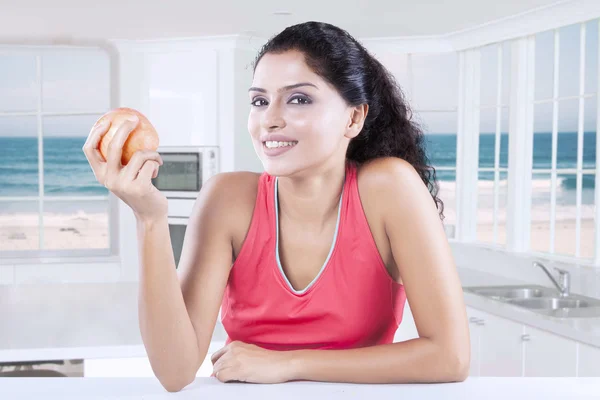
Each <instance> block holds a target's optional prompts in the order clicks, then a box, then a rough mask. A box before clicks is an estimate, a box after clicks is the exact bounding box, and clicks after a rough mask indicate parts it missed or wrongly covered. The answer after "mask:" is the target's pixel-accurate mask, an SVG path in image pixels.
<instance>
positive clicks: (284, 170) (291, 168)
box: [262, 157, 298, 176]
mask: <svg viewBox="0 0 600 400" xmlns="http://www.w3.org/2000/svg"><path fill="white" fill-rule="evenodd" d="M262 165H263V168H264V170H265V172H266V173H267V174H269V175H271V176H290V175H292V174H293V173H294V172H296V171H297V170H298V165H297V164H296V163H293V162H291V161H290V160H274V159H272V158H269V157H265V158H263V159H262Z"/></svg>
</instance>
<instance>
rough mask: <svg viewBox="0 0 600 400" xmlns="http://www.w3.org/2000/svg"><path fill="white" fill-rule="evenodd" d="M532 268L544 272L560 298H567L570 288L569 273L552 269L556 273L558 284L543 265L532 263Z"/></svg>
mask: <svg viewBox="0 0 600 400" xmlns="http://www.w3.org/2000/svg"><path fill="white" fill-rule="evenodd" d="M533 266H534V267H540V268H541V269H543V270H544V272H545V273H546V275H548V278H550V280H551V281H552V283H553V284H554V286H556V288H557V289H558V291H559V292H560V296H561V297H567V296H569V292H570V286H571V274H569V271H566V270H564V269H560V268H556V267H554V269H555V270H556V271H557V272H558V277H559V280H560V283H559V282H557V281H556V279H554V277H553V276H552V274H551V273H550V271H548V268H546V267H545V266H544V264H542V263H539V262H537V261H534V262H533Z"/></svg>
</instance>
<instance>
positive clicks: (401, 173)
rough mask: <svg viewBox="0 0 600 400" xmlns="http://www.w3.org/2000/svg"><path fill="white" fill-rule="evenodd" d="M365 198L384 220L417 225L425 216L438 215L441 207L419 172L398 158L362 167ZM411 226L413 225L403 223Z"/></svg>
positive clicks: (360, 180) (377, 160)
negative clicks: (437, 205) (418, 220)
mask: <svg viewBox="0 0 600 400" xmlns="http://www.w3.org/2000/svg"><path fill="white" fill-rule="evenodd" d="M357 179H358V186H359V191H360V192H361V199H362V200H363V202H365V203H366V204H368V205H370V206H371V207H374V208H375V209H376V210H377V213H378V215H379V217H380V218H382V219H384V220H389V218H391V217H393V218H395V219H396V220H397V221H399V222H400V221H402V222H407V221H410V220H412V221H413V222H414V220H415V218H417V216H419V217H422V216H423V214H426V215H428V216H429V217H428V219H429V218H430V217H433V216H436V218H437V207H436V204H435V202H434V200H433V198H432V197H431V193H430V192H429V188H428V187H427V185H425V183H424V182H423V180H422V179H421V176H420V175H419V173H418V172H417V170H416V169H415V168H414V167H413V166H412V165H411V164H410V163H409V162H408V161H406V160H403V159H401V158H398V157H382V158H378V159H374V160H370V161H368V162H366V163H364V164H363V165H361V167H360V168H359V171H358V177H357ZM402 225H403V226H406V227H408V226H410V225H409V224H402Z"/></svg>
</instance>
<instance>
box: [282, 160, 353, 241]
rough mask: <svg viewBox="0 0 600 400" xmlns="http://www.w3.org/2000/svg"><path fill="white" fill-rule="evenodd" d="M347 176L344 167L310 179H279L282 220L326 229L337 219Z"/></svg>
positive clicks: (299, 177) (316, 230)
mask: <svg viewBox="0 0 600 400" xmlns="http://www.w3.org/2000/svg"><path fill="white" fill-rule="evenodd" d="M345 174H346V168H345V165H344V164H341V166H340V165H337V166H335V167H331V168H328V169H326V170H324V171H323V172H320V173H318V174H314V173H313V174H312V175H311V176H306V177H302V176H293V177H280V178H278V193H277V195H278V202H279V215H280V218H285V219H286V220H288V221H291V222H292V223H293V224H294V226H298V227H305V228H307V229H310V230H314V231H315V232H320V231H322V230H323V229H325V227H326V226H327V225H328V223H329V222H330V221H331V220H332V219H336V218H337V215H338V207H339V202H340V196H341V194H342V190H343V185H344V179H345Z"/></svg>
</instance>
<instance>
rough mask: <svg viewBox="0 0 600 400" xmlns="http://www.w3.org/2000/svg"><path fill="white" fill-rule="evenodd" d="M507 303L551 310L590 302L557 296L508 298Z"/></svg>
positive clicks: (576, 306) (584, 304)
mask: <svg viewBox="0 0 600 400" xmlns="http://www.w3.org/2000/svg"><path fill="white" fill-rule="evenodd" d="M509 303H510V304H515V305H518V306H521V307H525V308H534V309H539V308H542V309H544V308H549V309H552V310H556V309H559V308H582V307H589V306H590V303H588V302H586V301H583V300H577V299H565V298H558V297H542V298H539V299H517V300H509Z"/></svg>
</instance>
